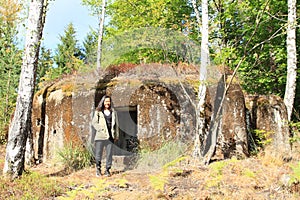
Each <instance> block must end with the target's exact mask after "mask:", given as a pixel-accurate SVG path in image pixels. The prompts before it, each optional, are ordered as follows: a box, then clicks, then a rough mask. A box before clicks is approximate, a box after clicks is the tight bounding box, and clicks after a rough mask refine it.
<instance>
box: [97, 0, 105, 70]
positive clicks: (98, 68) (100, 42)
mask: <svg viewBox="0 0 300 200" xmlns="http://www.w3.org/2000/svg"><path fill="white" fill-rule="evenodd" d="M105 10H106V0H102V11H101V17H100V20H99V35H98V49H97V70H98V71H99V70H100V68H101V54H102V40H103V30H104V21H105Z"/></svg>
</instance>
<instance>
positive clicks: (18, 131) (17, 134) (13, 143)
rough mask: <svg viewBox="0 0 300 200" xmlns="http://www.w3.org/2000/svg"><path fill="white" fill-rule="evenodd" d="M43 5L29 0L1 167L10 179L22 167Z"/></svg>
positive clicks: (19, 171)
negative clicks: (21, 57) (20, 60)
mask: <svg viewBox="0 0 300 200" xmlns="http://www.w3.org/2000/svg"><path fill="white" fill-rule="evenodd" d="M43 5H44V0H31V1H30V7H29V16H28V22H27V23H28V28H27V31H26V40H25V50H24V57H23V64H22V70H21V75H20V81H19V89H18V97H17V103H16V110H15V113H14V118H13V120H12V123H11V126H10V129H9V135H8V142H7V147H6V157H5V164H4V169H3V174H4V175H6V176H9V177H11V178H12V179H14V178H17V177H18V176H20V175H22V173H23V171H24V168H25V164H24V162H25V149H26V142H27V138H28V137H31V135H32V130H31V127H32V122H31V113H32V110H31V109H32V99H33V94H34V87H35V74H36V68H37V62H38V54H39V46H40V40H41V37H42V31H43V23H42V16H43V9H44V7H43Z"/></svg>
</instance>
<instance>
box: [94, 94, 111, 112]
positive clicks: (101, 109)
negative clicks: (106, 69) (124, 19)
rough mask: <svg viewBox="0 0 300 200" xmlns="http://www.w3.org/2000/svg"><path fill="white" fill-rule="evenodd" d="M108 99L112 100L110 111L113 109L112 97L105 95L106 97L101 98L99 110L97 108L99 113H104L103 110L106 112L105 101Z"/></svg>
mask: <svg viewBox="0 0 300 200" xmlns="http://www.w3.org/2000/svg"><path fill="white" fill-rule="evenodd" d="M106 98H109V99H110V108H109V109H110V110H111V109H112V107H113V103H112V100H111V97H110V96H108V95H104V96H103V97H102V98H101V100H100V102H99V104H98V106H97V108H96V110H97V111H103V110H104V100H105V99H106Z"/></svg>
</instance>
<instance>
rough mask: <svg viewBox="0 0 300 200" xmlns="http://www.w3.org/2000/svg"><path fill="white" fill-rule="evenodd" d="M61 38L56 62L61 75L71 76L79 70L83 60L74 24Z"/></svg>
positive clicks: (55, 58) (70, 25)
mask: <svg viewBox="0 0 300 200" xmlns="http://www.w3.org/2000/svg"><path fill="white" fill-rule="evenodd" d="M59 38H60V44H58V45H57V49H56V53H55V55H54V62H55V64H56V65H57V70H58V71H59V73H60V74H70V73H72V72H74V71H76V70H78V69H79V67H80V66H81V64H82V59H83V54H82V52H81V50H80V48H79V46H78V44H77V43H78V40H77V39H76V30H75V28H74V26H73V24H72V23H70V24H69V25H68V26H67V27H66V29H65V31H64V35H61V36H60V37H59Z"/></svg>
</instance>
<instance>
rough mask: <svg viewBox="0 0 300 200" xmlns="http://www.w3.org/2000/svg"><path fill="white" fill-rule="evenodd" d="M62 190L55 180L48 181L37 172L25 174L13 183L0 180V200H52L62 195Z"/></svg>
mask: <svg viewBox="0 0 300 200" xmlns="http://www.w3.org/2000/svg"><path fill="white" fill-rule="evenodd" d="M64 190H65V189H64V188H63V187H61V186H60V185H59V184H58V182H57V181H56V180H55V179H49V177H45V176H43V175H41V174H39V173H37V172H26V173H24V174H23V175H22V177H21V178H19V179H16V180H14V181H9V180H7V179H5V178H3V177H1V178H0V197H1V199H10V200H38V199H52V198H54V197H57V196H59V195H61V194H62V193H64V192H65V191H64Z"/></svg>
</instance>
